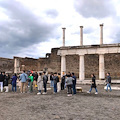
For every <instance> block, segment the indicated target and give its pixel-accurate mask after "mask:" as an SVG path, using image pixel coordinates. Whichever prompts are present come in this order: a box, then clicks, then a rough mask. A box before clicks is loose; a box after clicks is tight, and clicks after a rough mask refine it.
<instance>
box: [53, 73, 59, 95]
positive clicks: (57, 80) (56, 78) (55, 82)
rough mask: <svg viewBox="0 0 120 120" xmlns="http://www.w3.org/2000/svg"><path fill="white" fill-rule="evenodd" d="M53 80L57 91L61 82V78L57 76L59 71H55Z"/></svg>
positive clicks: (55, 91)
mask: <svg viewBox="0 0 120 120" xmlns="http://www.w3.org/2000/svg"><path fill="white" fill-rule="evenodd" d="M53 81H54V93H57V83H58V82H59V78H58V76H57V72H55V73H54V76H53Z"/></svg>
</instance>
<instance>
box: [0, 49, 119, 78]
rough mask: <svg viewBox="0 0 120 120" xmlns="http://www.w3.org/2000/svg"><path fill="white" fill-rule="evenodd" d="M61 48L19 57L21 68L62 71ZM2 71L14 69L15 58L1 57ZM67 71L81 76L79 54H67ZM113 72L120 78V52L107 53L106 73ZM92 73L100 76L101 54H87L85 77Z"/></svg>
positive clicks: (113, 76)
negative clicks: (34, 57) (59, 50)
mask: <svg viewBox="0 0 120 120" xmlns="http://www.w3.org/2000/svg"><path fill="white" fill-rule="evenodd" d="M58 49H59V48H53V49H51V53H49V54H46V57H45V58H39V59H33V58H19V57H18V58H19V61H20V70H22V69H23V68H22V67H23V66H22V65H25V67H24V69H25V70H33V71H42V70H43V69H44V68H46V69H48V72H49V73H50V72H59V73H61V57H60V56H58V55H57V51H58ZM0 71H10V72H13V71H14V60H13V59H7V58H0ZM66 71H67V72H74V73H75V74H76V76H77V77H78V76H79V56H78V55H67V56H66ZM107 72H110V73H111V77H112V78H114V79H120V54H105V74H106V73H107ZM91 73H94V74H95V75H96V77H97V79H98V78H99V55H97V54H96V55H85V78H86V79H87V78H90V75H91Z"/></svg>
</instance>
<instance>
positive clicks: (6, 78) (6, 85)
mask: <svg viewBox="0 0 120 120" xmlns="http://www.w3.org/2000/svg"><path fill="white" fill-rule="evenodd" d="M9 80H10V76H9V74H7V73H6V76H5V79H4V88H5V89H6V91H5V92H8V81H9Z"/></svg>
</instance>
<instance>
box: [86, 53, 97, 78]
mask: <svg viewBox="0 0 120 120" xmlns="http://www.w3.org/2000/svg"><path fill="white" fill-rule="evenodd" d="M93 73H94V74H95V76H96V78H97V79H98V78H99V56H98V55H96V54H95V55H85V78H90V77H91V74H93Z"/></svg>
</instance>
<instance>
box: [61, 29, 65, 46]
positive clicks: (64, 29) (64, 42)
mask: <svg viewBox="0 0 120 120" xmlns="http://www.w3.org/2000/svg"><path fill="white" fill-rule="evenodd" d="M62 29H63V47H64V46H65V29H66V28H62Z"/></svg>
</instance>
